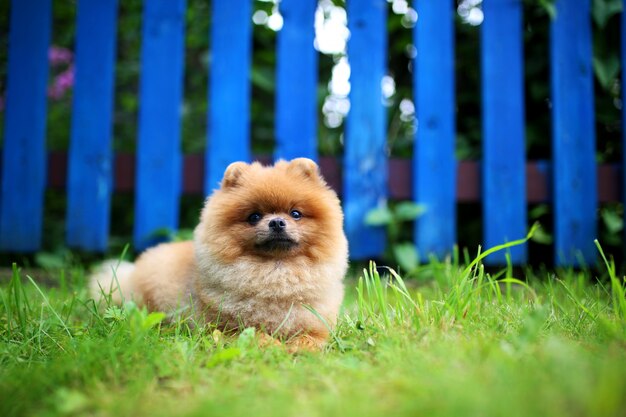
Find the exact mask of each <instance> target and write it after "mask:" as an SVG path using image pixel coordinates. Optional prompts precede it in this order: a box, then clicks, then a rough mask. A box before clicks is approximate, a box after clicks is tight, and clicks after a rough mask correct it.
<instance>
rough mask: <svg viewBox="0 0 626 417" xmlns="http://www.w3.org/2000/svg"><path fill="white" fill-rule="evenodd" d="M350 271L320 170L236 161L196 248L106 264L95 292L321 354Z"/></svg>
mask: <svg viewBox="0 0 626 417" xmlns="http://www.w3.org/2000/svg"><path fill="white" fill-rule="evenodd" d="M347 266H348V244H347V240H346V237H345V235H344V232H343V213H342V211H341V206H340V203H339V199H338V198H337V195H336V194H335V192H334V191H333V190H331V189H330V188H329V187H328V185H327V184H326V182H325V181H324V179H323V178H322V176H321V175H320V173H319V169H318V166H317V164H316V163H315V162H313V161H312V160H310V159H306V158H298V159H294V160H293V161H291V162H286V161H278V162H276V164H275V165H274V166H270V167H265V166H262V165H261V164H259V163H257V162H255V163H252V164H246V163H244V162H235V163H232V164H231V165H229V166H228V168H227V169H226V172H225V173H224V178H223V179H222V182H221V186H220V188H219V189H217V190H215V191H214V192H213V194H212V195H211V196H210V197H209V198H208V199H207V200H206V202H205V206H204V208H203V210H202V214H201V216H200V223H199V224H198V226H197V227H196V229H195V230H194V237H193V241H187V242H178V243H164V244H161V245H158V246H156V247H154V248H151V249H148V250H147V251H146V252H144V253H143V254H142V255H141V256H140V257H139V258H138V259H137V261H136V262H135V263H134V264H132V263H122V264H120V265H115V263H114V262H108V263H105V264H103V265H102V266H101V267H100V270H99V271H97V272H96V273H95V274H94V275H93V276H92V280H91V291H92V295H93V296H94V298H95V299H98V298H99V297H101V296H102V295H103V294H109V293H110V294H111V297H112V299H113V301H115V302H117V303H121V302H123V300H124V299H126V300H129V299H132V300H134V301H135V302H137V303H138V304H139V305H144V306H146V307H147V308H148V309H149V310H153V311H154V310H157V311H164V312H172V311H176V310H179V309H181V308H185V307H188V308H192V309H193V311H194V312H195V313H196V314H199V315H200V317H201V318H202V319H203V320H205V321H207V322H212V323H214V324H216V325H217V326H218V327H219V328H221V329H224V330H227V331H230V330H237V329H243V328H246V327H255V328H257V329H259V330H260V331H262V332H265V333H267V334H270V335H277V336H279V337H281V338H283V339H284V340H286V343H288V344H289V345H290V348H291V349H293V350H300V349H307V350H316V349H320V348H321V347H323V345H324V344H325V342H326V340H327V338H328V335H329V327H330V328H332V327H333V326H334V325H335V324H336V321H337V315H338V311H339V307H340V305H341V302H342V300H343V283H342V281H343V277H344V275H345V273H346V269H347ZM322 319H323V320H322Z"/></svg>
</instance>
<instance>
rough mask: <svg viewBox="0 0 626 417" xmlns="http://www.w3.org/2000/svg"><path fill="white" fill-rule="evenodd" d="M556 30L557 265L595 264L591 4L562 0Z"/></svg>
mask: <svg viewBox="0 0 626 417" xmlns="http://www.w3.org/2000/svg"><path fill="white" fill-rule="evenodd" d="M555 6H556V18H555V19H553V20H552V23H551V28H550V32H551V33H550V35H551V36H550V44H551V45H550V47H551V51H550V52H551V53H550V55H551V56H550V60H551V87H552V128H553V138H552V149H553V158H554V170H553V174H554V175H553V176H554V207H555V209H554V220H555V259H556V261H557V263H559V264H564V265H577V264H579V263H580V262H584V263H587V264H589V263H594V262H595V260H596V256H597V252H596V248H595V246H594V243H593V240H594V239H595V238H596V237H597V230H596V229H597V225H596V223H597V217H596V209H597V200H598V198H597V180H596V170H595V169H593V168H594V166H595V154H596V147H595V123H594V95H593V69H592V49H591V48H592V46H591V45H592V42H591V17H590V10H589V9H590V0H581V1H577V2H572V1H569V0H557V1H556V3H555Z"/></svg>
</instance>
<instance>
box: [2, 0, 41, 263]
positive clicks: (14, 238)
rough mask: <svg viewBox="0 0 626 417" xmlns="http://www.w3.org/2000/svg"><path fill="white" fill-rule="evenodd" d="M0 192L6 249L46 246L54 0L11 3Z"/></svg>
mask: <svg viewBox="0 0 626 417" xmlns="http://www.w3.org/2000/svg"><path fill="white" fill-rule="evenodd" d="M10 25H11V27H10V31H9V62H8V73H7V93H6V113H5V118H4V144H3V148H4V149H3V152H2V190H1V192H0V195H1V196H0V202H1V203H2V205H1V207H0V209H1V210H0V249H2V250H10V251H16V252H17V251H19V252H30V251H34V250H37V249H39V247H40V245H41V229H42V223H43V205H44V204H43V202H44V199H43V197H44V187H45V184H46V152H45V140H46V107H47V102H46V83H47V81H48V46H49V44H50V32H51V25H52V5H51V0H37V1H33V2H25V1H21V0H13V1H12V2H11V21H10Z"/></svg>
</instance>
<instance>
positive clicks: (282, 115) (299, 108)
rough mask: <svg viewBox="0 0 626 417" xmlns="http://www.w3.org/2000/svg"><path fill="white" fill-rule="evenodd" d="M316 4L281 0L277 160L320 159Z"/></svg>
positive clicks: (277, 93) (310, 0)
mask: <svg viewBox="0 0 626 417" xmlns="http://www.w3.org/2000/svg"><path fill="white" fill-rule="evenodd" d="M316 6H317V1H316V0H282V1H281V2H280V13H281V14H282V16H283V19H284V24H283V27H282V29H281V30H280V32H278V39H277V42H276V43H277V44H276V53H277V58H276V152H275V157H276V159H279V158H283V159H287V160H289V159H293V158H298V157H307V158H311V159H317V51H316V50H315V48H314V47H313V41H314V39H315V29H314V26H313V24H314V18H315V8H316ZM296 92H297V93H296Z"/></svg>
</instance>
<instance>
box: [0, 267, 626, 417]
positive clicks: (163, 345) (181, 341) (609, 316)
mask: <svg viewBox="0 0 626 417" xmlns="http://www.w3.org/2000/svg"><path fill="white" fill-rule="evenodd" d="M481 256H482V255H481ZM457 258H458V257H454V260H452V261H448V262H437V261H433V262H431V263H430V264H428V265H425V266H423V267H421V269H420V271H418V274H417V275H418V277H421V278H420V279H419V284H416V281H415V280H411V281H407V282H404V281H403V280H402V279H401V278H400V276H398V275H397V274H396V273H395V272H393V271H391V270H387V269H384V268H379V269H378V270H377V269H376V268H375V267H374V266H373V265H371V266H370V267H369V268H367V269H366V270H364V271H363V272H362V273H361V277H360V278H359V279H358V281H355V280H348V282H347V287H348V294H347V297H346V301H345V305H344V310H343V313H342V316H341V318H340V322H339V326H338V328H337V329H336V331H335V332H334V333H333V336H332V340H331V343H330V344H329V346H328V348H327V349H326V351H324V352H321V353H304V354H299V355H295V356H294V355H290V354H288V353H286V352H285V351H284V350H283V349H281V348H278V347H269V348H262V349H261V348H258V347H257V336H256V335H255V334H254V332H253V331H251V329H250V330H246V331H244V332H243V333H242V334H241V335H235V336H225V335H222V334H221V333H220V332H218V331H215V330H214V329H213V328H211V327H210V326H201V327H196V328H195V329H191V328H190V327H191V326H190V323H189V322H188V321H185V320H184V319H177V320H176V321H175V322H173V323H169V322H167V321H166V320H164V318H165V316H164V315H163V314H160V313H147V312H146V311H142V310H141V309H138V308H137V307H135V306H133V305H127V306H126V307H125V308H117V307H112V306H111V307H108V308H107V306H100V307H99V308H98V306H96V305H95V304H94V303H93V301H91V300H89V298H88V296H87V291H86V288H85V276H84V274H83V272H82V271H81V270H80V269H78V270H76V271H74V270H69V272H68V273H67V274H60V275H59V276H60V285H59V286H57V287H54V288H43V287H41V286H38V285H37V283H36V280H35V279H32V278H30V277H28V276H25V275H24V274H22V273H20V271H19V270H18V269H17V268H15V269H14V272H13V276H12V277H11V279H10V281H6V280H5V281H3V282H4V284H0V415H1V416H12V415H37V416H80V415H98V416H144V415H145V416H172V415H181V416H208V415H228V416H233V417H234V416H260V415H267V416H290V415H297V416H333V415H337V416H377V415H383V416H385V415H389V416H391V415H393V416H414V415H428V416H455V417H456V416H473V415H476V416H490V415H503V416H504V415H506V416H538V415H553V416H557V415H558V416H560V415H572V416H624V415H626V411H625V410H626V365H625V364H626V299H625V298H624V281H623V280H622V279H620V278H618V277H617V276H616V274H615V267H614V266H613V265H612V264H611V263H610V262H608V261H607V270H608V273H607V277H606V278H604V279H601V280H600V283H599V284H592V281H593V282H595V281H594V280H593V278H594V277H592V276H590V273H589V272H586V271H582V272H577V271H573V270H569V271H556V272H550V271H543V272H541V273H532V272H528V273H527V274H526V276H524V277H523V278H524V281H521V280H519V279H516V278H515V277H513V276H512V275H511V274H512V269H511V268H506V269H504V270H503V271H502V272H500V273H497V274H495V275H489V274H487V273H486V272H485V269H484V268H483V267H482V265H481V264H480V259H482V258H481V257H480V256H479V257H477V258H476V259H475V262H474V261H472V262H468V266H463V265H460V263H459V261H458V260H457ZM379 272H380V274H379Z"/></svg>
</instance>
